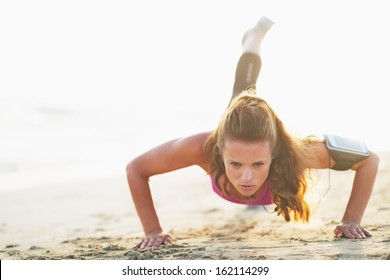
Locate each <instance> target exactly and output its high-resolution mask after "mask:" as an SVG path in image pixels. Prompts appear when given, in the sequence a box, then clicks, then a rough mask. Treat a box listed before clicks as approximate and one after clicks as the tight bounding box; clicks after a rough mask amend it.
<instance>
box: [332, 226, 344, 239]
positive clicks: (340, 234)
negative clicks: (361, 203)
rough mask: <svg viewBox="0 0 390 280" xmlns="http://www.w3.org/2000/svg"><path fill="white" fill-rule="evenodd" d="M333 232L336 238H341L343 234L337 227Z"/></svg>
mask: <svg viewBox="0 0 390 280" xmlns="http://www.w3.org/2000/svg"><path fill="white" fill-rule="evenodd" d="M334 234H335V235H336V237H338V238H342V237H343V236H344V234H343V232H342V231H341V230H339V229H338V228H336V229H335V230H334Z"/></svg>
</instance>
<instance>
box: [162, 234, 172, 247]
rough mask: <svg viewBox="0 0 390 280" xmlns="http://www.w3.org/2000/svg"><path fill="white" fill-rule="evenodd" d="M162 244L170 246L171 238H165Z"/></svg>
mask: <svg viewBox="0 0 390 280" xmlns="http://www.w3.org/2000/svg"><path fill="white" fill-rule="evenodd" d="M163 244H164V245H169V244H172V237H170V236H168V237H167V238H165V240H164V242H163Z"/></svg>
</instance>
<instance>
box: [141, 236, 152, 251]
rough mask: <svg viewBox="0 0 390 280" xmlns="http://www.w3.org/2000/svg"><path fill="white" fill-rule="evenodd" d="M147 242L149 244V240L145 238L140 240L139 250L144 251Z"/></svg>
mask: <svg viewBox="0 0 390 280" xmlns="http://www.w3.org/2000/svg"><path fill="white" fill-rule="evenodd" d="M149 242H150V238H147V239H144V240H142V243H141V245H140V249H145V248H147V247H148V244H149Z"/></svg>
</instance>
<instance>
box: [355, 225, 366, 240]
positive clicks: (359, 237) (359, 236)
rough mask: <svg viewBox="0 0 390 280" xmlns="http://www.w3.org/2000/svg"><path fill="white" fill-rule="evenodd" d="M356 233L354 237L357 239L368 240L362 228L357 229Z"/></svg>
mask: <svg viewBox="0 0 390 280" xmlns="http://www.w3.org/2000/svg"><path fill="white" fill-rule="evenodd" d="M354 232H355V234H354V235H355V237H356V238H357V239H365V238H366V236H365V234H364V233H363V231H362V230H361V229H360V228H357V229H355V230H354Z"/></svg>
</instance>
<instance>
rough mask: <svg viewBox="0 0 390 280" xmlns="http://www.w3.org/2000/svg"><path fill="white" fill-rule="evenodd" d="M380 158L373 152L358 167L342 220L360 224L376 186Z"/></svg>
mask: <svg viewBox="0 0 390 280" xmlns="http://www.w3.org/2000/svg"><path fill="white" fill-rule="evenodd" d="M378 165H379V159H378V157H377V156H376V155H375V154H373V153H372V155H370V157H369V158H368V159H367V160H366V161H365V162H364V163H362V164H361V165H360V166H358V167H357V168H356V173H355V178H354V181H353V186H352V192H351V196H350V198H349V201H348V204H347V208H346V210H345V213H344V216H343V219H342V222H345V221H351V222H355V223H357V224H360V222H361V220H362V218H363V215H364V212H365V210H366V207H367V204H368V201H369V199H370V197H371V193H372V190H373V187H374V182H375V178H376V174H377V171H378Z"/></svg>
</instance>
